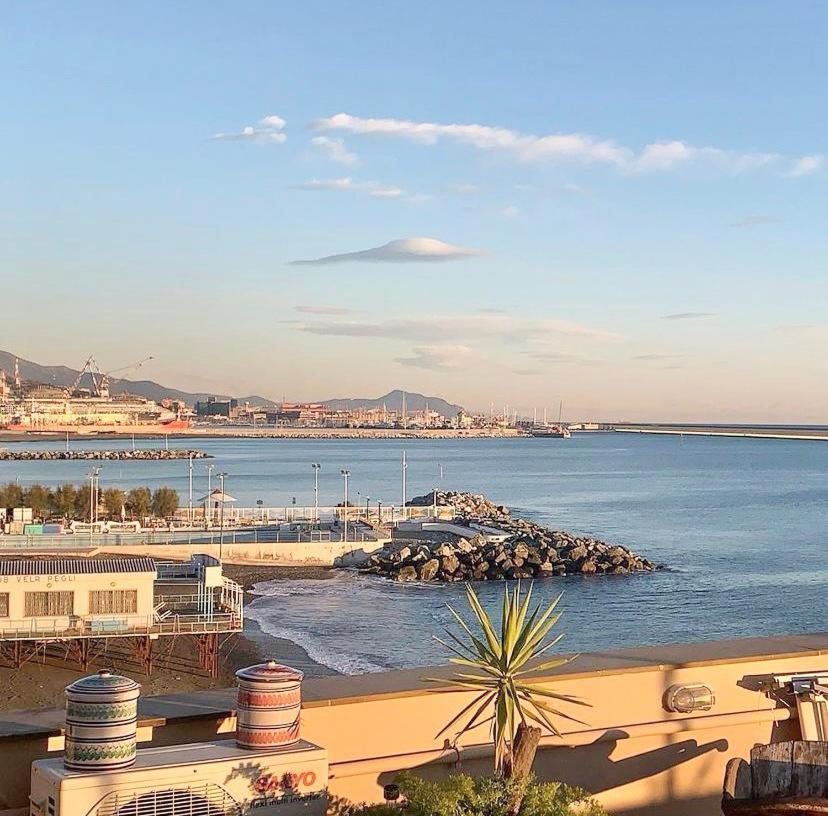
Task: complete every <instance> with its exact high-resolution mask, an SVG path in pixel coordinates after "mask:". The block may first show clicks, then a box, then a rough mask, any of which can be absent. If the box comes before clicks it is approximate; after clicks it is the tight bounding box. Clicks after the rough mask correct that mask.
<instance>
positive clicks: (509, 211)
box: [500, 204, 520, 218]
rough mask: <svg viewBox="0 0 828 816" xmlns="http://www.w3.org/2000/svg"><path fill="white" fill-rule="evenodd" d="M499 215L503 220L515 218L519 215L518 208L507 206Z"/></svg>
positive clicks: (512, 205)
mask: <svg viewBox="0 0 828 816" xmlns="http://www.w3.org/2000/svg"><path fill="white" fill-rule="evenodd" d="M500 214H501V215H502V216H503V217H504V218H517V217H518V216H519V215H520V207H516V206H515V205H514V204H509V205H507V206H506V207H504V208H503V209H502V210H501V211H500Z"/></svg>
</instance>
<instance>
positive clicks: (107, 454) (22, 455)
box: [0, 448, 213, 462]
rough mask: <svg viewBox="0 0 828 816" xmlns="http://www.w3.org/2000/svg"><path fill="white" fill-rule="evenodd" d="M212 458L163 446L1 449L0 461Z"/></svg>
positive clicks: (131, 460)
mask: <svg viewBox="0 0 828 816" xmlns="http://www.w3.org/2000/svg"><path fill="white" fill-rule="evenodd" d="M191 457H192V458H193V459H212V458H213V457H212V455H211V454H209V453H205V452H204V451H200V450H184V449H181V448H169V449H166V448H162V449H161V450H142V449H138V450H75V451H73V450H68V451H67V450H20V451H12V450H0V461H5V462H52V461H55V462H58V461H60V462H62V461H76V460H81V461H85V460H89V461H94V460H115V461H118V462H126V461H129V462H136V461H138V462H140V461H152V462H155V461H161V460H167V459H189V458H191Z"/></svg>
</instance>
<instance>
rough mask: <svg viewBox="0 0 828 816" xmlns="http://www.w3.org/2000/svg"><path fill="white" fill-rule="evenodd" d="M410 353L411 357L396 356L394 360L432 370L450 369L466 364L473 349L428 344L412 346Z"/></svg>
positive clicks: (401, 363)
mask: <svg viewBox="0 0 828 816" xmlns="http://www.w3.org/2000/svg"><path fill="white" fill-rule="evenodd" d="M412 354H413V356H411V357H397V358H396V360H395V362H397V363H399V364H400V365H404V366H413V367H415V368H427V369H430V370H432V371H434V370H437V371H445V370H449V371H450V370H453V369H457V368H462V367H463V366H465V365H467V364H468V362H469V359H470V358H471V357H472V356H473V351H472V350H471V349H470V348H469V347H468V346H463V345H429V346H414V348H413V349H412Z"/></svg>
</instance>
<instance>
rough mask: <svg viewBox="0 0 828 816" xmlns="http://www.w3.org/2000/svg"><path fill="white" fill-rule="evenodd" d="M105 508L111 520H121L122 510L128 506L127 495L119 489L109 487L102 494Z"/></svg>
mask: <svg viewBox="0 0 828 816" xmlns="http://www.w3.org/2000/svg"><path fill="white" fill-rule="evenodd" d="M101 500H102V501H103V506H104V507H105V508H106V514H107V516H109V518H111V519H113V518H120V516H121V510H123V509H124V507H125V506H126V493H124V491H123V490H120V489H118V488H117V487H108V488H107V489H106V490H104V491H103V493H102V494H101Z"/></svg>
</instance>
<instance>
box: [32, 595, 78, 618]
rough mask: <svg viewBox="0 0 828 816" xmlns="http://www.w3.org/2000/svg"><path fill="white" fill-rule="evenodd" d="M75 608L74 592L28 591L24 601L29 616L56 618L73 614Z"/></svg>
mask: <svg viewBox="0 0 828 816" xmlns="http://www.w3.org/2000/svg"><path fill="white" fill-rule="evenodd" d="M74 609H75V593H74V592H27V593H26V595H25V597H24V601H23V614H24V615H25V616H26V617H27V618H49V617H52V618H56V617H60V616H63V615H71V614H73V612H74Z"/></svg>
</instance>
